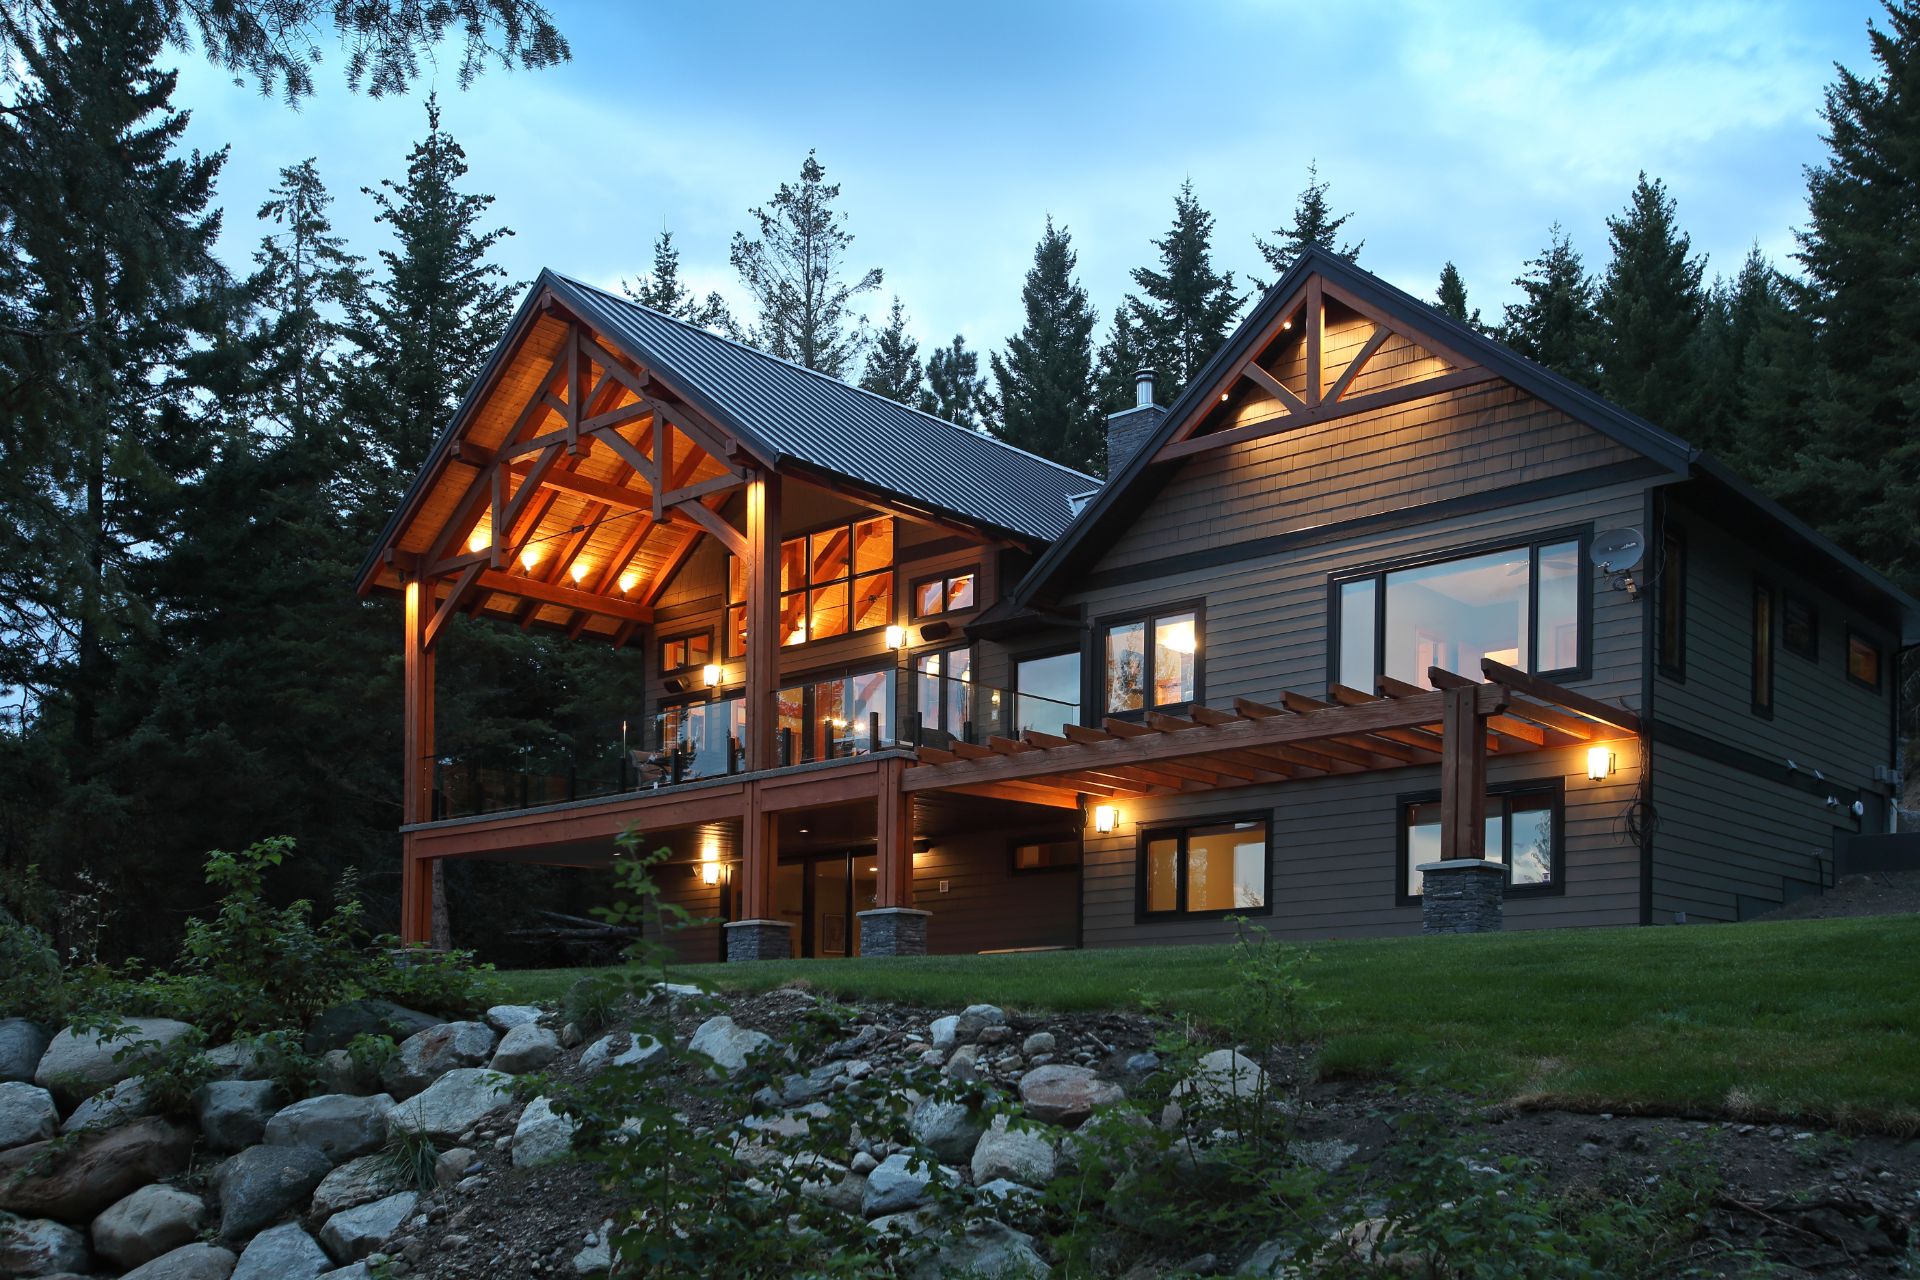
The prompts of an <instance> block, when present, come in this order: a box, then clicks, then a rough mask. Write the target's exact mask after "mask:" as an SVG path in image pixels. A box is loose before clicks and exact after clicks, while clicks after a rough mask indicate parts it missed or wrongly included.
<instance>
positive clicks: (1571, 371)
mask: <svg viewBox="0 0 1920 1280" xmlns="http://www.w3.org/2000/svg"><path fill="white" fill-rule="evenodd" d="M1547 236H1548V239H1547V247H1546V248H1545V249H1542V250H1541V251H1540V253H1539V255H1538V256H1536V257H1533V258H1530V259H1528V261H1527V270H1526V274H1524V275H1522V276H1521V277H1520V278H1519V279H1517V280H1515V281H1514V282H1513V283H1514V284H1515V285H1516V286H1517V287H1518V288H1519V289H1520V290H1521V291H1522V292H1523V293H1524V294H1526V299H1525V301H1522V302H1517V303H1516V302H1510V303H1508V304H1507V307H1506V320H1505V322H1504V323H1503V324H1502V325H1501V326H1500V340H1501V341H1502V342H1504V343H1506V344H1507V345H1508V346H1510V347H1512V348H1513V349H1514V350H1515V351H1518V352H1519V353H1520V354H1521V355H1523V356H1526V357H1527V358H1529V359H1531V360H1534V361H1537V362H1538V363H1540V364H1543V365H1545V366H1546V367H1547V368H1549V369H1552V370H1553V371H1555V372H1556V373H1560V374H1563V375H1565V376H1566V377H1569V378H1572V379H1573V380H1574V381H1575V382H1579V383H1583V384H1585V385H1586V386H1589V387H1592V386H1597V385H1598V383H1599V368H1598V364H1597V348H1598V345H1599V328H1600V322H1599V320H1598V318H1597V317H1596V316H1595V315H1594V310H1593V281H1592V280H1591V279H1590V278H1589V277H1588V276H1587V272H1586V268H1585V267H1584V266H1583V265H1582V264H1581V262H1580V255H1579V254H1578V253H1577V252H1575V250H1574V247H1573V242H1572V241H1571V240H1570V239H1568V237H1567V233H1566V232H1565V231H1563V230H1561V228H1560V224H1559V223H1557V222H1556V223H1555V224H1554V225H1553V227H1552V228H1551V229H1550V230H1549V231H1548V233H1547Z"/></svg>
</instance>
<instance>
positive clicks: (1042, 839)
mask: <svg viewBox="0 0 1920 1280" xmlns="http://www.w3.org/2000/svg"><path fill="white" fill-rule="evenodd" d="M1068 844H1070V845H1072V846H1073V847H1074V849H1075V850H1077V851H1078V855H1079V856H1078V857H1077V858H1076V859H1075V860H1074V861H1073V862H1064V863H1059V864H1057V865H1053V866H1045V867H1023V866H1021V865H1020V850H1021V849H1022V848H1023V847H1025V846H1027V845H1041V846H1046V845H1068ZM1086 860H1087V841H1086V837H1084V836H1083V835H1080V834H1078V833H1075V834H1071V835H1069V834H1066V833H1064V832H1061V833H1056V834H1055V835H1053V836H1051V837H1049V836H1037V837H1032V838H1029V839H1024V840H1022V839H1009V840H1008V841H1007V874H1009V875H1015V876H1056V875H1059V874H1061V873H1062V872H1078V871H1079V870H1080V869H1081V867H1083V866H1085V865H1086Z"/></svg>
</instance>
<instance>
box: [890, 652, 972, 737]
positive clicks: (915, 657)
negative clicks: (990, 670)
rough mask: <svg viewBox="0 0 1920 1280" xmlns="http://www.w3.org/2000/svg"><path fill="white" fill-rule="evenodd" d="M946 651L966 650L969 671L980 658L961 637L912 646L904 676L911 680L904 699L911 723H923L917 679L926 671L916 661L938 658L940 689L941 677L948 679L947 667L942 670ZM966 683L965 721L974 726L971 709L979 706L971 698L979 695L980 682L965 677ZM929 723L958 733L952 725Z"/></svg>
mask: <svg viewBox="0 0 1920 1280" xmlns="http://www.w3.org/2000/svg"><path fill="white" fill-rule="evenodd" d="M950 653H964V654H966V655H967V670H968V671H969V672H972V671H973V670H974V668H975V666H976V665H977V664H978V663H979V661H980V655H979V653H978V652H976V650H975V646H973V645H971V644H968V643H966V642H965V641H962V642H960V643H959V644H945V645H929V646H927V647H926V648H924V649H915V650H914V651H913V653H912V654H911V655H910V656H909V657H908V659H907V669H906V678H907V679H908V680H910V681H911V682H912V684H911V686H910V688H909V689H908V691H907V700H908V702H909V704H910V705H909V707H908V714H910V715H911V716H913V717H914V719H913V723H914V725H915V726H920V727H924V726H926V717H925V713H924V711H923V710H922V708H921V706H920V681H921V680H922V679H923V678H924V677H925V676H926V674H927V673H926V672H924V671H922V670H921V669H920V663H921V661H922V660H923V659H926V658H939V659H940V675H939V679H940V680H941V682H942V683H941V686H940V687H941V688H942V689H944V688H946V684H945V681H947V680H949V679H951V677H950V676H948V675H947V671H946V666H947V655H948V654H950ZM967 683H968V685H970V686H971V688H970V691H969V692H968V695H967V704H968V705H967V722H968V723H969V724H972V725H974V726H975V727H976V728H978V727H979V723H980V722H979V721H977V720H975V719H974V717H973V713H974V712H976V711H978V710H979V707H978V705H977V704H976V703H975V702H974V699H976V698H978V697H979V696H980V692H981V685H980V682H979V681H978V680H973V679H969V680H968V681H967ZM941 709H942V710H945V703H944V702H943V703H942V704H941ZM905 727H906V726H904V725H903V726H902V728H903V729H904V728H905ZM932 727H933V728H936V729H939V730H941V731H942V732H945V733H952V734H954V736H956V737H958V736H959V735H958V734H957V733H956V732H955V731H954V730H953V729H951V728H949V727H947V726H946V725H934V726H932ZM895 736H896V737H897V736H899V735H897V734H896V735H895Z"/></svg>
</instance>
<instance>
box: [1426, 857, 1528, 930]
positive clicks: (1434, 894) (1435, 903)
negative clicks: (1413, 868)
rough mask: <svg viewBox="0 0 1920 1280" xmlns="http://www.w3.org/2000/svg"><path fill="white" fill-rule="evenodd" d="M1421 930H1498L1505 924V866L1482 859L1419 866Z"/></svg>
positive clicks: (1465, 859)
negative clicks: (1420, 878)
mask: <svg viewBox="0 0 1920 1280" xmlns="http://www.w3.org/2000/svg"><path fill="white" fill-rule="evenodd" d="M1420 875H1421V877H1422V880H1421V891H1420V932H1422V933H1498V932H1500V930H1501V929H1503V928H1504V927H1505V926H1506V892H1507V869H1506V867H1505V866H1504V865H1503V864H1501V863H1499V862H1492V861H1488V860H1487V859H1485V858H1455V859H1453V860H1451V861H1447V862H1428V863H1423V864H1421V866H1420Z"/></svg>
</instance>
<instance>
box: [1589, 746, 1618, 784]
mask: <svg viewBox="0 0 1920 1280" xmlns="http://www.w3.org/2000/svg"><path fill="white" fill-rule="evenodd" d="M1614 765H1615V760H1614V754H1613V749H1612V748H1611V747H1588V748H1587V779H1588V781H1590V782H1605V781H1606V780H1607V779H1608V778H1610V777H1612V776H1613V770H1614Z"/></svg>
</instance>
